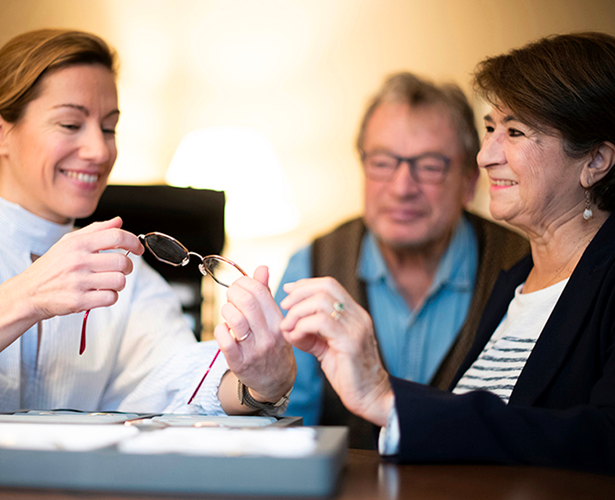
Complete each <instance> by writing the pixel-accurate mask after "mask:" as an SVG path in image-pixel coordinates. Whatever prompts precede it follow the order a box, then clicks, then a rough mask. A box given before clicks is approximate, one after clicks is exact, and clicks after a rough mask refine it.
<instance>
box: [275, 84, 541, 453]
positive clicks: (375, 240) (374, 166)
mask: <svg viewBox="0 0 615 500" xmlns="http://www.w3.org/2000/svg"><path fill="white" fill-rule="evenodd" d="M357 149H358V153H359V156H360V158H361V163H362V165H363V171H364V174H365V192H364V195H365V211H364V214H363V216H362V217H359V218H357V219H354V220H351V221H348V222H346V223H344V224H342V225H341V226H339V227H338V228H336V229H334V230H333V231H332V232H331V233H329V234H327V235H324V236H322V237H319V238H317V239H316V240H315V241H313V242H312V244H311V245H309V246H308V247H306V248H304V249H302V250H300V251H299V252H297V253H296V254H295V255H293V257H292V258H291V259H290V262H289V264H288V267H287V269H286V272H285V273H284V276H283V277H282V281H281V283H280V287H279V289H278V293H277V294H276V302H277V303H278V304H279V303H280V301H281V300H282V299H283V298H284V297H285V296H286V294H285V293H284V291H283V289H282V287H283V285H284V284H285V283H288V282H294V281H297V280H299V279H302V278H308V277H318V276H333V277H334V278H336V279H337V280H338V281H339V282H340V283H341V284H342V285H343V286H344V287H345V288H346V290H348V292H349V293H350V294H351V295H352V296H353V298H354V299H355V300H356V301H357V302H358V303H359V304H361V305H362V306H363V307H364V308H365V309H367V310H368V311H369V313H370V314H371V316H372V318H373V320H374V323H375V325H374V326H375V331H376V337H377V341H378V346H379V350H380V355H381V358H382V361H383V364H384V366H385V367H386V369H387V370H388V371H389V373H390V374H391V375H394V376H396V377H399V378H405V379H408V380H413V381H416V382H420V383H425V384H431V385H434V386H437V387H440V388H447V387H448V385H449V384H450V382H451V380H452V378H453V376H454V374H455V372H456V371H457V368H458V366H459V363H460V362H461V361H462V360H463V358H464V357H465V355H466V353H467V351H468V349H469V347H470V345H471V343H472V341H473V335H474V332H475V331H476V328H477V326H478V320H479V318H480V317H481V314H482V310H483V308H484V306H485V302H486V300H487V298H488V297H489V294H490V293H491V288H492V287H493V284H494V282H495V279H496V277H497V275H498V273H499V271H500V270H501V269H508V268H509V267H511V266H512V264H514V263H515V262H516V261H517V260H519V259H520V258H521V257H522V256H523V255H525V254H526V253H527V252H528V251H529V245H528V243H527V241H526V240H525V239H524V238H523V237H521V236H519V235H518V234H516V233H513V232H512V231H509V230H507V229H504V228H503V227H501V226H499V225H496V224H494V223H493V222H489V221H487V220H485V219H483V218H481V217H478V216H476V215H474V214H471V213H469V212H467V211H465V206H466V205H467V204H468V203H469V202H470V201H471V200H472V198H473V196H474V188H475V185H476V180H477V178H478V167H477V164H476V154H477V153H478V150H479V140H478V134H477V132H476V128H475V125H474V115H473V113H472V109H471V107H470V105H469V104H468V101H467V99H466V98H465V96H464V94H463V92H462V91H461V90H460V89H459V88H458V87H457V86H456V85H453V84H447V85H435V84H432V83H431V82H428V81H426V80H424V79H421V78H418V77H417V76H415V75H413V74H411V73H399V74H396V75H393V76H391V77H390V78H388V79H387V80H386V82H385V83H384V85H383V87H382V88H381V90H380V91H379V92H378V94H377V95H376V96H375V97H374V98H373V100H372V102H371V104H370V105H369V106H368V108H367V111H366V113H365V115H364V117H363V121H362V123H361V127H360V131H359V136H358V139H357ZM295 356H296V359H297V380H296V383H295V388H294V390H293V394H292V397H291V399H290V404H289V406H288V410H287V412H286V414H287V415H293V416H302V417H303V419H304V423H305V424H307V425H347V426H349V427H350V436H349V439H350V442H349V444H350V447H351V448H375V447H376V441H375V436H376V433H375V432H373V425H372V424H370V423H368V422H367V421H365V420H362V419H361V418H359V417H357V416H355V415H352V414H351V413H350V412H348V411H347V410H346V409H345V408H344V406H343V405H342V403H341V401H340V400H339V397H338V396H337V395H336V394H335V392H334V391H333V389H332V388H331V386H330V384H329V383H328V381H327V380H326V378H325V377H324V375H323V373H322V371H321V369H320V364H319V363H318V361H317V360H316V359H315V358H314V357H313V356H312V355H310V354H306V353H304V352H302V351H299V350H297V349H295Z"/></svg>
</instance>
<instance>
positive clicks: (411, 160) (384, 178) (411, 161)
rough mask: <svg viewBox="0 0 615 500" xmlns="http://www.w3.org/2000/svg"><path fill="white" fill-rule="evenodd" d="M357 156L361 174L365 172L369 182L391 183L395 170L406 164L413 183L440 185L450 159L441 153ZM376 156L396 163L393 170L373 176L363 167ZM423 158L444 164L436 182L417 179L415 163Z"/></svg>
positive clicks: (375, 152) (374, 152)
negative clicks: (436, 160)
mask: <svg viewBox="0 0 615 500" xmlns="http://www.w3.org/2000/svg"><path fill="white" fill-rule="evenodd" d="M359 155H360V158H361V164H362V165H363V172H365V176H366V177H367V178H368V179H370V180H374V181H381V182H388V181H391V180H392V179H393V177H395V173H396V172H397V170H398V169H399V166H400V165H401V164H402V163H407V164H408V167H409V168H410V175H411V176H412V179H414V181H415V182H418V183H419V184H442V183H443V182H444V181H445V180H446V177H447V175H448V172H449V170H450V168H451V159H450V158H449V157H448V156H445V155H443V154H441V153H435V152H433V153H423V154H421V155H417V156H399V155H396V154H393V153H390V152H388V151H372V152H370V153H367V152H365V151H359ZM377 155H382V156H387V157H389V158H391V159H393V160H395V161H397V164H396V165H395V168H393V169H392V170H390V171H389V172H387V174H386V175H379V174H376V175H374V171H373V170H370V169H369V168H367V167H366V165H365V162H366V160H368V159H369V158H370V157H373V156H377ZM423 158H434V159H438V160H441V161H443V162H444V169H443V170H442V173H441V176H440V178H439V179H438V180H436V181H427V182H425V180H422V179H420V178H419V173H418V171H417V162H418V161H420V160H422V159H423Z"/></svg>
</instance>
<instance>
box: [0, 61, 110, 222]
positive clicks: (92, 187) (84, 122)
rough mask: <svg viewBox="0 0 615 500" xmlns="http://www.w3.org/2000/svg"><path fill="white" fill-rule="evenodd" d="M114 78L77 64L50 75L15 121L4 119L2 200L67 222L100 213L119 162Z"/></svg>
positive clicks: (0, 169) (98, 67) (1, 136)
mask: <svg viewBox="0 0 615 500" xmlns="http://www.w3.org/2000/svg"><path fill="white" fill-rule="evenodd" d="M118 118H119V111H118V104H117V91H116V86H115V78H114V76H113V73H112V72H111V71H109V70H108V69H106V68H105V67H103V66H102V65H97V64H94V65H78V66H70V67H67V68H64V69H59V70H56V71H54V72H52V73H50V74H49V75H47V76H45V77H44V80H43V81H42V82H41V89H40V94H39V96H38V97H37V98H36V99H34V100H33V101H32V102H30V103H29V104H28V105H27V107H26V109H25V113H24V115H23V117H22V118H21V119H20V120H19V121H17V122H16V123H8V122H6V121H4V120H3V119H2V118H0V196H1V197H3V198H5V199H6V200H9V201H12V202H13V203H17V204H18V205H20V206H22V207H23V208H25V209H26V210H28V211H30V212H32V213H33V214H36V215H38V216H39V217H42V218H44V219H47V220H49V221H52V222H57V223H61V224H62V223H66V222H68V221H69V220H70V219H75V218H81V217H86V216H89V215H91V214H92V212H94V210H95V208H96V205H97V204H98V200H99V199H100V196H101V195H102V192H103V191H104V189H105V187H106V185H107V179H108V177H109V174H110V173H111V169H112V167H113V164H114V162H115V159H116V157H117V150H116V146H115V127H116V125H117V121H118Z"/></svg>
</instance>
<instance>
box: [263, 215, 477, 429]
mask: <svg viewBox="0 0 615 500" xmlns="http://www.w3.org/2000/svg"><path fill="white" fill-rule="evenodd" d="M311 254H312V247H311V246H308V247H306V248H303V249H301V250H299V251H298V252H297V253H296V254H295V255H293V256H292V257H291V259H290V261H289V264H288V267H287V269H286V271H285V273H284V276H283V277H282V280H281V282H280V286H279V288H278V291H277V293H276V297H275V299H276V302H277V303H278V304H279V303H280V301H281V300H282V299H283V298H284V297H285V296H286V293H285V292H284V291H283V290H282V285H283V284H285V283H289V282H293V281H297V280H298V279H302V278H306V277H309V276H311V275H312V272H311ZM477 267H478V243H477V240H476V235H475V234H474V230H473V228H472V226H471V224H470V223H469V222H468V220H467V219H465V218H462V219H461V220H460V222H459V224H458V225H457V228H456V230H455V232H454V234H453V237H452V239H451V243H450V244H449V246H448V248H447V250H446V252H445V253H444V255H443V256H442V259H441V261H440V263H439V265H438V268H437V270H436V274H435V277H434V280H433V283H432V285H431V287H430V289H429V291H428V293H427V296H426V298H425V300H424V302H423V304H422V306H421V307H420V309H418V310H410V309H409V307H408V305H407V304H406V302H405V301H404V299H403V297H402V296H401V295H400V294H399V293H398V292H397V289H396V285H395V282H394V280H393V277H392V276H391V273H390V272H389V270H388V268H387V266H386V264H385V262H384V258H383V257H382V254H381V252H380V249H379V247H378V244H377V242H376V240H375V238H374V236H373V235H372V234H371V233H369V232H367V233H366V235H365V237H364V239H363V242H362V247H361V253H360V256H359V265H358V269H357V277H358V278H360V279H361V280H363V281H365V283H366V288H367V297H368V301H369V304H370V312H371V314H372V318H373V320H374V325H375V328H376V334H377V337H378V343H379V345H380V350H381V353H382V356H383V358H384V362H385V365H386V368H387V370H388V371H389V373H391V374H392V375H394V376H396V377H399V378H404V379H407V380H413V381H415V382H420V383H428V382H429V381H430V380H431V378H432V377H433V375H434V374H435V372H436V371H437V369H438V367H439V366H440V363H441V362H442V360H443V359H444V357H445V356H446V354H447V352H448V351H449V349H450V347H451V345H452V343H453V341H454V340H455V338H456V336H457V333H458V332H459V330H460V328H461V326H462V325H463V322H464V320H465V317H466V315H467V312H468V308H469V306H470V302H471V300H472V292H473V289H474V281H475V278H476V270H477ZM295 357H296V359H297V380H296V382H295V387H294V389H293V393H292V395H291V398H290V403H289V405H288V410H287V412H286V414H287V415H293V416H302V417H303V419H304V424H305V425H316V424H317V423H318V421H319V420H320V414H321V395H322V390H323V377H324V375H323V373H322V371H321V370H320V365H319V363H318V361H317V360H316V359H315V358H314V357H313V356H312V355H309V354H306V353H304V352H301V351H299V350H298V349H295Z"/></svg>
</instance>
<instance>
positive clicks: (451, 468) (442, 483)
mask: <svg viewBox="0 0 615 500" xmlns="http://www.w3.org/2000/svg"><path fill="white" fill-rule="evenodd" d="M80 498H86V499H90V500H128V499H140V500H154V499H156V500H161V499H194V498H225V499H226V500H230V497H203V496H195V495H179V496H178V495H151V494H125V493H100V492H91V491H76V492H73V491H53V490H23V489H13V488H0V499H2V500H4V499H7V500H8V499H11V500H13V499H14V500H74V499H80ZM242 498H244V499H245V498H246V497H242ZM251 498H256V497H251ZM334 498H335V499H336V500H367V499H386V500H389V499H390V500H395V499H424V500H440V499H456V500H465V499H468V500H470V499H471V500H496V499H502V500H504V499H506V500H542V499H544V500H560V499H574V500H578V499H583V500H586V499H587V500H591V499H615V477H609V476H599V475H592V474H584V473H579V472H570V471H561V470H552V469H540V468H533V467H498V466H483V465H480V466H478V465H394V464H389V463H386V462H384V461H383V460H381V459H380V457H379V456H378V454H377V453H376V452H374V451H363V450H350V452H349V457H348V463H347V466H346V470H345V472H344V474H343V476H342V480H341V483H340V491H339V493H338V494H337V495H335V496H334Z"/></svg>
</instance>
